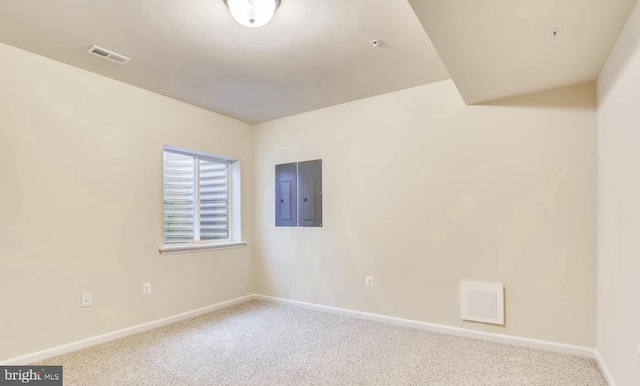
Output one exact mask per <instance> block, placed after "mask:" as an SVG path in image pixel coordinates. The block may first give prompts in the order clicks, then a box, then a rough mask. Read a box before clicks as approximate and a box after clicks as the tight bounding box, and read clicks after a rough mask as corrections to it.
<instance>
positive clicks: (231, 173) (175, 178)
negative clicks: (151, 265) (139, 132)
mask: <svg viewBox="0 0 640 386" xmlns="http://www.w3.org/2000/svg"><path fill="white" fill-rule="evenodd" d="M239 165H240V162H239V161H237V160H229V159H225V158H222V157H216V156H212V155H207V154H202V153H197V152H193V151H188V150H183V149H178V148H173V147H168V146H165V148H164V169H163V170H164V247H163V248H162V249H161V250H160V252H161V253H183V252H192V251H198V250H207V249H220V248H235V247H241V246H244V245H246V243H243V242H240V241H239V240H240V226H239V222H240V216H239V212H240V207H239V202H240V195H239V188H240V184H239V180H240V179H239V177H240V176H239V174H240V173H239V172H240V169H239ZM236 180H237V181H236Z"/></svg>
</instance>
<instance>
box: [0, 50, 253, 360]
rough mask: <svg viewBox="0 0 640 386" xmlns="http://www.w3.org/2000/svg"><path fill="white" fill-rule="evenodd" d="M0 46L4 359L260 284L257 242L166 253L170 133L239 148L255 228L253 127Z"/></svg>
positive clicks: (246, 216) (247, 230)
mask: <svg viewBox="0 0 640 386" xmlns="http://www.w3.org/2000/svg"><path fill="white" fill-rule="evenodd" d="M0 57H1V58H2V71H0V85H1V86H0V187H1V189H0V219H1V221H0V247H1V248H2V250H1V252H0V267H1V271H0V276H1V278H0V304H1V308H0V315H1V316H0V360H4V359H8V358H11V357H15V356H18V355H22V354H26V353H31V352H34V351H37V350H41V349H45V348H50V347H53V346H56V345H59V344H63V343H68V342H71V341H74V340H78V339H81V338H87V337H91V336H95V335H98V334H102V333H106V332H109V331H113V330H117V329H120V328H123V327H129V326H132V325H135V324H139V323H142V322H146V321H150V320H154V319H158V318H161V317H165V316H169V315H173V314H177V313H180V312H184V311H188V310H193V309H196V308H199V307H204V306H208V305H211V304H214V303H217V302H219V301H222V300H228V299H230V298H234V297H237V296H241V295H246V294H249V293H252V292H253V281H254V279H253V272H252V254H253V250H252V247H249V248H243V249H236V250H225V251H215V252H206V253H194V254H184V255H172V256H160V255H159V254H158V247H159V246H160V245H161V244H162V232H163V228H162V227H163V225H162V200H163V198H162V146H163V145H165V144H167V145H173V146H178V147H184V148H188V149H194V150H199V151H202V152H208V153H214V154H220V155H225V156H229V157H236V158H239V159H241V161H242V164H243V180H242V183H243V188H244V189H245V190H244V194H243V202H242V204H243V220H244V223H243V236H244V237H243V238H244V239H245V240H248V241H249V242H251V241H252V240H253V235H252V231H253V226H252V224H251V220H252V212H253V202H254V200H253V197H252V195H251V192H252V191H253V180H254V178H253V170H252V169H253V168H252V165H253V138H252V135H253V134H252V130H253V129H252V127H251V126H249V125H247V124H245V123H242V122H239V121H236V120H233V119H230V118H226V117H223V116H221V115H218V114H214V113H211V112H208V111H205V110H202V109H199V108H196V107H193V106H189V105H186V104H184V103H181V102H177V101H175V100H172V99H168V98H165V97H162V96H159V95H157V94H153V93H150V92H147V91H144V90H141V89H138V88H135V87H131V86H128V85H126V84H123V83H119V82H116V81H113V80H110V79H107V78H104V77H101V76H98V75H95V74H92V73H89V72H85V71H82V70H78V69H76V68H73V67H69V66H66V65H63V64H60V63H57V62H54V61H52V60H49V59H45V58H43V57H40V56H36V55H33V54H30V53H27V52H25V51H20V50H17V49H15V48H12V47H9V46H6V45H3V44H0ZM250 245H251V244H250ZM143 282H151V283H152V286H153V293H152V295H150V296H144V297H143V296H142V294H141V291H142V289H141V286H142V283H143ZM83 291H91V292H93V302H94V305H93V307H90V308H85V309H81V308H80V293H81V292H83Z"/></svg>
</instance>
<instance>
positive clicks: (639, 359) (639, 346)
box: [637, 344, 640, 366]
mask: <svg viewBox="0 0 640 386" xmlns="http://www.w3.org/2000/svg"><path fill="white" fill-rule="evenodd" d="M637 359H638V366H640V344H639V345H638V358H637Z"/></svg>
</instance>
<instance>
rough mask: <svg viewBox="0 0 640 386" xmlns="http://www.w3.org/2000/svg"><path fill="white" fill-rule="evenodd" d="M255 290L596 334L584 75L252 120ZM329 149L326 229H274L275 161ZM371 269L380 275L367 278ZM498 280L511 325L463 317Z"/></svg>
mask: <svg viewBox="0 0 640 386" xmlns="http://www.w3.org/2000/svg"><path fill="white" fill-rule="evenodd" d="M255 143H256V145H255V146H256V158H255V161H256V164H255V165H256V186H259V187H260V189H259V193H258V195H257V197H256V198H257V206H256V207H257V208H258V210H257V219H256V225H257V232H256V235H257V241H258V250H259V258H258V260H257V263H258V267H257V269H258V277H259V281H258V291H259V292H261V293H264V294H267V295H273V296H278V297H284V298H290V299H297V300H302V301H308V302H313V303H320V304H325V305H331V306H337V307H345V308H350V309H356V310H363V311H369V312H375V313H380V314H387V315H392V316H396V317H403V318H410V319H416V320H422V321H427V322H433V323H441V324H446V325H451V326H461V327H466V328H472V329H478V330H484V331H491V332H498V333H505V334H512V335H518V336H523V337H530V338H538V339H545V340H550V341H556V342H564V343H569V344H577V345H584V346H590V347H593V346H594V345H595V296H596V295H595V292H596V285H595V282H596V281H595V277H596V271H595V269H596V243H595V237H596V173H595V169H596V98H595V87H594V85H593V84H589V85H583V86H577V87H572V88H566V89H560V90H555V91H549V92H544V93H539V94H534V95H527V96H522V97H518V98H511V99H506V100H503V101H500V102H496V103H493V104H491V105H483V106H466V105H465V104H464V103H463V101H462V100H461V98H460V96H459V95H458V93H457V91H456V89H455V86H454V84H453V83H452V82H451V81H444V82H439V83H435V84H431V85H426V86H421V87H417V88H412V89H408V90H404V91H400V92H396V93H392V94H386V95H382V96H378V97H374V98H369V99H365V100H360V101H355V102H352V103H347V104H343V105H339V106H334V107H330V108H327V109H323V110H318V111H313V112H310V113H305V114H301V115H298V116H293V117H288V118H284V119H280V120H277V121H273V122H269V123H266V124H261V125H258V126H257V130H256V138H255ZM316 158H322V160H323V179H324V180H323V197H324V201H323V202H324V220H323V222H324V226H323V227H322V228H301V229H296V228H276V227H275V226H274V202H273V195H274V165H275V164H278V163H285V162H292V161H302V160H309V159H316ZM365 275H373V276H374V283H375V286H374V287H373V288H366V287H365V286H364V277H365ZM462 280H473V281H486V282H500V283H503V284H504V285H505V286H506V327H495V326H489V325H484V324H478V323H468V322H462V321H460V320H459V308H458V307H459V306H458V296H459V295H458V286H459V283H460V281H462Z"/></svg>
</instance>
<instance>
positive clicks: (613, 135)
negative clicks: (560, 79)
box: [597, 5, 640, 386]
mask: <svg viewBox="0 0 640 386" xmlns="http://www.w3.org/2000/svg"><path fill="white" fill-rule="evenodd" d="M639 101H640V6H638V5H636V7H635V10H634V11H633V13H632V14H631V16H630V18H629V21H628V22H627V25H626V27H625V29H624V31H623V32H622V34H621V35H620V38H619V39H618V42H617V44H616V47H615V48H614V50H613V51H612V53H611V56H610V57H609V60H608V62H607V64H606V66H605V68H604V69H603V71H602V73H601V74H600V78H599V79H598V334H597V336H598V338H597V340H598V343H597V347H598V351H599V352H600V354H601V355H602V357H603V359H604V361H605V363H606V364H607V367H608V368H609V370H610V371H611V373H612V375H613V378H614V379H615V380H616V382H617V384H618V386H637V385H640V366H639V365H638V356H639V355H640V353H638V350H639V349H640V347H638V345H640V300H639V298H638V295H639V294H640V173H639V170H640V151H639V146H640V131H639V130H638V125H639V124H640V102H639Z"/></svg>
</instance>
